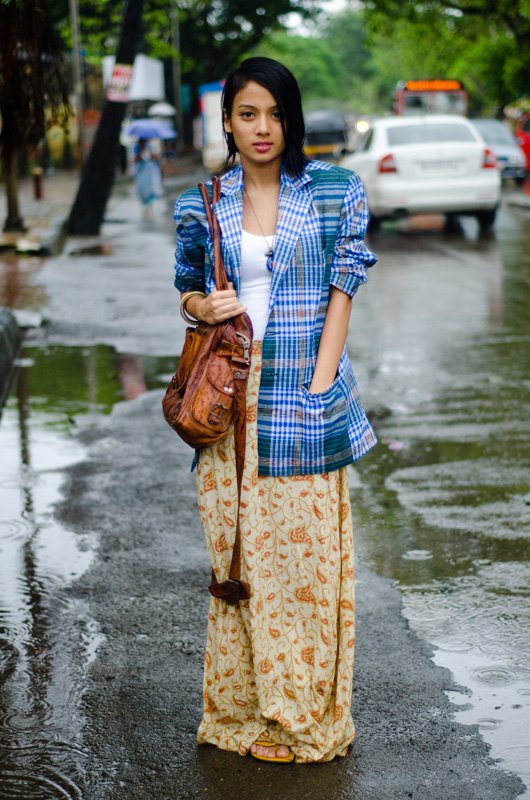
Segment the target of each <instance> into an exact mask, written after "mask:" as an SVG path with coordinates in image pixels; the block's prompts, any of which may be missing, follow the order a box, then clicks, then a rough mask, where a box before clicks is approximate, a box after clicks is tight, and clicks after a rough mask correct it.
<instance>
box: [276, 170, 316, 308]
mask: <svg viewBox="0 0 530 800" xmlns="http://www.w3.org/2000/svg"><path fill="white" fill-rule="evenodd" d="M307 183H308V182H307V181H304V182H302V181H299V180H298V181H296V180H293V179H290V178H288V177H287V178H286V180H282V185H281V189H280V198H279V207H278V223H277V226H276V238H275V243H274V255H273V259H272V283H271V292H270V298H269V314H270V313H271V310H272V307H273V305H274V301H275V299H276V296H277V294H278V289H279V286H280V283H281V281H282V278H283V276H284V275H285V273H286V271H287V269H288V268H289V264H290V263H291V259H292V257H293V254H294V251H295V248H296V244H297V242H298V239H299V238H300V232H301V230H302V227H303V225H304V222H305V219H306V216H307V213H308V211H309V208H310V206H311V200H312V194H311V191H310V189H309V186H308V185H307Z"/></svg>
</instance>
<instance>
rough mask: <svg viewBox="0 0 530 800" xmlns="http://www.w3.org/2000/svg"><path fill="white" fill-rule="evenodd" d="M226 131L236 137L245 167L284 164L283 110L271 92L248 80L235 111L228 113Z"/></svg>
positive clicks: (234, 106) (233, 108)
mask: <svg viewBox="0 0 530 800" xmlns="http://www.w3.org/2000/svg"><path fill="white" fill-rule="evenodd" d="M224 125H225V130H226V131H227V133H231V134H232V136H233V137H234V141H235V144H236V147H237V149H238V151H239V156H240V158H241V164H242V166H243V168H245V166H250V165H252V164H255V165H258V164H260V165H271V164H273V163H275V162H277V163H278V165H279V164H280V163H281V160H282V156H283V153H284V150H285V137H284V135H283V128H282V123H281V117H280V109H279V108H278V104H277V102H276V100H275V99H274V97H273V96H272V94H271V93H270V92H269V90H268V89H265V87H264V86H262V85H261V84H259V83H256V82H255V81H249V82H248V83H247V84H246V86H244V87H243V89H241V90H240V91H239V92H238V93H237V94H236V96H235V97H234V103H233V106H232V113H231V114H230V117H228V116H227V115H226V113H225V120H224Z"/></svg>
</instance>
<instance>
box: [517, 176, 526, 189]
mask: <svg viewBox="0 0 530 800" xmlns="http://www.w3.org/2000/svg"><path fill="white" fill-rule="evenodd" d="M525 180H526V179H525V178H515V185H516V186H518V187H519V188H521V186H522V185H523V184H524V182H525Z"/></svg>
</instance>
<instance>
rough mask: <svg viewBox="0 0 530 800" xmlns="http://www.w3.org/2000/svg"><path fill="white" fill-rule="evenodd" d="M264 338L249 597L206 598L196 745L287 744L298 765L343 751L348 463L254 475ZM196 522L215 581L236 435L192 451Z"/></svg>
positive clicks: (253, 405) (246, 514) (223, 550)
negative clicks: (316, 470) (313, 471)
mask: <svg viewBox="0 0 530 800" xmlns="http://www.w3.org/2000/svg"><path fill="white" fill-rule="evenodd" d="M260 371H261V343H260V342H255V343H254V346H253V351H252V367H251V374H250V378H249V383H248V390H247V444H246V461H245V472H244V476H243V489H242V497H241V536H242V579H243V580H245V581H247V582H248V583H249V584H250V587H251V594H252V596H251V598H250V600H246V601H243V602H241V603H240V604H239V605H238V606H229V605H226V603H224V602H223V601H222V600H218V599H216V598H213V597H212V599H211V601H210V611H209V616H208V636H207V644H206V653H205V659H204V711H203V717H202V721H201V724H200V727H199V731H198V734H197V741H198V742H199V743H200V744H204V743H209V744H214V745H217V747H220V748H222V749H224V750H234V751H238V752H239V753H240V754H241V755H246V754H247V752H248V750H249V748H250V745H251V744H252V743H253V742H254V741H256V739H263V738H265V739H269V740H271V741H274V742H276V743H278V744H285V745H288V746H289V747H290V748H291V750H292V751H293V752H294V754H295V759H296V761H297V762H308V761H330V760H331V759H332V758H334V757H335V756H344V755H345V754H346V752H347V749H348V745H349V743H350V742H351V741H352V740H353V738H354V736H355V726H354V724H353V719H352V716H351V711H350V704H351V696H352V681H353V660H354V645H355V607H354V562H353V531H352V520H351V509H350V501H349V494H348V482H347V474H346V468H345V467H343V468H342V469H339V470H336V471H333V472H329V473H325V474H323V475H302V476H293V477H286V478H283V477H279V478H274V477H263V476H259V475H258V453H257V399H258V390H259V382H260ZM197 481H198V498H199V511H200V516H201V521H202V524H203V527H204V531H205V535H206V543H207V546H208V550H209V554H210V558H211V561H212V566H213V568H214V569H215V573H216V575H217V578H218V580H219V581H222V580H225V578H226V577H227V576H228V571H229V567H230V560H231V556H232V543H233V540H234V534H235V522H236V508H237V484H236V473H235V461H234V440H233V436H232V435H230V436H229V437H228V438H227V439H225V440H224V441H223V442H221V443H220V444H217V445H214V446H213V447H210V448H208V449H206V450H203V451H202V452H201V457H200V461H199V467H198V478H197Z"/></svg>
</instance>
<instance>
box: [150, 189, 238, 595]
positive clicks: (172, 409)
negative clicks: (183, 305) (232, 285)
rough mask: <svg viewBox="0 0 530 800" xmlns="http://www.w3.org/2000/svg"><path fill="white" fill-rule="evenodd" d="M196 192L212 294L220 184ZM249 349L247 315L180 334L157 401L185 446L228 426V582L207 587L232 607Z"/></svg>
mask: <svg viewBox="0 0 530 800" xmlns="http://www.w3.org/2000/svg"><path fill="white" fill-rule="evenodd" d="M199 190H200V192H201V195H202V198H203V200H204V207H205V211H206V218H207V220H208V226H209V229H210V235H211V237H212V242H213V251H214V275H215V286H216V289H217V290H223V289H227V288H228V279H227V277H226V270H225V267H224V263H223V258H222V253H221V230H220V227H219V222H218V220H217V217H216V216H215V214H214V211H213V206H215V204H216V203H217V202H219V199H220V196H221V181H220V179H219V178H214V179H213V195H212V202H210V197H209V194H208V190H207V188H206V186H205V185H204V184H203V183H200V184H199ZM251 349H252V323H251V321H250V318H249V317H248V316H247V314H240V315H239V316H237V317H232V319H229V320H226V321H225V322H219V323H217V324H215V325H208V324H207V323H204V322H201V323H199V324H198V325H197V326H195V327H189V328H187V330H186V338H185V340H184V347H183V349H182V354H181V357H180V361H179V366H178V369H177V371H176V373H175V375H174V376H173V378H172V379H171V382H170V384H169V386H168V388H167V390H166V393H165V396H164V399H163V400H162V409H163V413H164V417H165V419H166V421H167V422H168V424H169V425H170V426H171V427H172V428H173V430H174V431H176V433H177V434H178V435H179V436H180V438H181V439H183V440H184V441H185V442H186V443H187V444H189V445H190V446H191V447H194V448H195V449H197V450H201V449H203V448H204V447H210V446H211V445H213V444H215V443H216V442H219V441H222V440H223V439H225V438H226V437H227V436H228V433H229V431H230V428H231V426H232V424H233V426H234V439H235V460H236V475H237V498H238V499H237V521H236V534H235V541H234V550H233V554H232V562H231V565H230V572H229V577H228V580H226V581H223V582H222V583H218V581H217V578H216V576H215V573H214V572H213V571H212V584H211V586H210V587H209V590H210V593H211V594H212V595H213V596H214V597H219V598H221V599H223V600H225V601H226V602H227V603H230V604H235V603H237V602H238V601H239V600H243V599H247V598H248V597H250V591H249V587H248V585H247V584H246V583H243V582H242V581H241V559H240V550H241V541H240V539H241V537H240V530H239V510H240V500H241V484H242V480H243V467H244V463H245V444H246V393H247V382H248V375H249V371H250V357H251Z"/></svg>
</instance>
